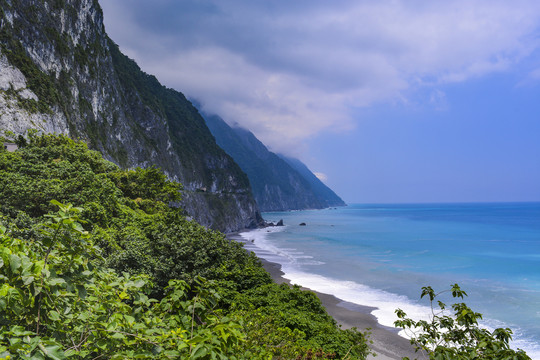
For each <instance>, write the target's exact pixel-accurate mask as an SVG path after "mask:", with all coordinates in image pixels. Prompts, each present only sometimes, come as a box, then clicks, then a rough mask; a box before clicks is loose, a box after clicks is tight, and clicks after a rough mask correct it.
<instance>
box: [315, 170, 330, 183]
mask: <svg viewBox="0 0 540 360" xmlns="http://www.w3.org/2000/svg"><path fill="white" fill-rule="evenodd" d="M313 175H315V176H316V177H317V179H319V180H321V181H322V182H325V181H326V180H328V176H326V174H324V173H322V172H314V173H313Z"/></svg>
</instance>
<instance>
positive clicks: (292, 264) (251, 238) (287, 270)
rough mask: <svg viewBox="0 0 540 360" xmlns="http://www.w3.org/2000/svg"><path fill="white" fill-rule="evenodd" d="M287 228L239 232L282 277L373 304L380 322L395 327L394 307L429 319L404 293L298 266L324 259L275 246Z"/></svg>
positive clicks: (528, 346) (535, 354)
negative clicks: (271, 237)
mask: <svg viewBox="0 0 540 360" xmlns="http://www.w3.org/2000/svg"><path fill="white" fill-rule="evenodd" d="M286 229H287V226H285V227H273V228H266V229H257V230H253V231H250V232H245V233H242V234H241V236H242V238H243V239H244V240H245V241H246V244H247V246H246V248H247V249H248V250H250V251H253V252H255V254H256V255H257V256H259V257H261V258H264V259H266V260H268V261H271V262H275V263H279V264H280V265H281V266H282V269H281V270H282V271H283V272H284V275H283V277H284V278H286V279H288V280H289V281H290V282H291V283H293V284H298V285H301V286H303V287H307V288H309V289H312V290H314V291H318V292H321V293H324V294H330V295H334V296H336V297H337V298H339V299H341V300H343V301H347V302H349V303H353V304H357V305H361V306H367V307H370V308H373V309H374V310H373V311H372V312H371V313H372V315H374V316H375V317H376V318H377V321H378V322H379V323H380V324H381V325H383V326H387V327H390V328H394V321H396V320H397V319H398V318H397V316H396V314H395V310H396V309H401V310H403V311H404V312H405V313H406V314H407V315H408V317H410V318H412V319H415V320H420V319H422V320H429V317H430V315H431V311H432V310H431V307H430V306H427V305H423V304H419V303H418V302H417V301H415V300H411V299H410V298H408V297H407V296H404V295H398V294H394V293H391V292H388V291H385V290H381V289H375V288H372V287H370V286H367V285H363V284H360V283H358V282H355V281H346V280H339V279H335V278H331V277H326V276H323V275H318V274H314V273H311V272H307V271H303V270H301V266H305V265H324V262H320V261H315V260H313V257H312V256H311V255H309V254H305V253H304V252H302V251H300V250H299V249H296V248H280V247H277V246H275V245H274V244H273V243H272V241H271V240H269V239H268V234H271V233H275V232H281V231H284V230H286ZM300 265H301V266H300ZM481 325H482V326H483V327H486V328H488V329H490V330H493V329H495V328H498V327H503V328H505V327H508V325H506V324H504V323H502V322H500V321H497V320H493V319H484V321H483V322H482V324H481ZM513 330H514V340H513V341H512V342H511V346H512V348H515V349H516V348H520V349H523V350H525V351H526V352H527V354H528V355H529V356H530V357H531V359H535V360H540V344H538V343H537V342H535V341H534V340H530V339H528V338H527V336H526V334H525V333H524V332H522V331H521V329H519V328H516V327H513ZM399 335H401V336H403V337H405V338H410V335H411V334H408V333H407V332H406V331H404V330H401V331H399Z"/></svg>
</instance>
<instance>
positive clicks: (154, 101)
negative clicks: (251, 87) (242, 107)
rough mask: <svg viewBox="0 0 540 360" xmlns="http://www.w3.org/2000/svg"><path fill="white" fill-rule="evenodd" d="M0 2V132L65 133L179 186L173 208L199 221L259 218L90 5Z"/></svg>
mask: <svg viewBox="0 0 540 360" xmlns="http://www.w3.org/2000/svg"><path fill="white" fill-rule="evenodd" d="M0 5H1V7H0V11H1V12H0V24H1V30H0V40H1V54H0V65H1V67H0V129H3V130H10V131H13V132H15V133H24V132H25V131H26V130H27V129H31V128H33V129H39V130H41V131H44V132H57V133H66V134H69V135H70V136H72V137H78V138H82V139H84V140H86V141H87V142H88V144H89V146H90V147H91V148H93V149H96V150H99V151H101V152H102V153H103V154H104V156H105V157H106V158H107V159H109V160H111V161H114V162H116V163H118V164H119V165H120V166H122V167H136V166H141V167H148V166H152V165H156V166H158V167H160V168H162V169H163V171H164V172H165V173H166V174H167V175H168V176H169V177H170V178H171V179H174V180H176V181H179V182H181V183H182V184H183V185H184V189H185V190H184V201H183V206H184V207H185V208H186V210H187V211H188V213H189V214H190V215H191V216H193V217H194V218H195V219H196V220H198V221H199V222H200V223H202V224H203V225H206V226H209V227H212V228H215V229H219V230H222V231H235V230H238V229H241V228H244V227H250V226H254V225H256V224H258V223H260V222H261V218H260V215H259V212H258V208H257V205H256V203H255V201H254V199H253V196H252V194H251V189H250V185H249V180H248V178H247V176H246V175H245V174H244V173H243V172H242V171H241V169H240V168H239V167H238V165H237V164H236V163H235V162H234V160H233V159H232V158H231V157H230V156H229V155H227V154H226V153H225V152H224V151H223V150H222V149H221V148H220V147H219V146H218V145H217V144H216V143H215V140H214V138H213V137H212V135H211V134H210V132H209V130H208V128H207V127H206V125H205V122H204V120H203V119H202V117H201V116H200V115H199V113H198V111H197V110H196V109H195V108H194V107H193V106H192V104H191V103H190V102H189V101H187V100H186V98H185V97H184V95H182V94H181V93H179V92H177V91H174V90H171V89H167V88H165V87H163V86H162V85H161V84H160V83H159V82H158V80H157V79H156V78H155V77H153V76H151V75H148V74H145V73H144V72H142V71H141V69H140V68H139V67H138V66H137V64H136V63H135V62H134V61H132V60H130V59H129V58H127V57H126V56H124V55H123V54H122V53H121V52H120V50H119V49H118V47H117V46H116V45H115V44H114V43H113V42H112V41H111V40H110V39H109V38H108V37H107V34H106V33H105V29H104V26H103V14H102V12H101V8H100V6H99V4H98V2H97V1H96V0H0ZM225 208H226V209H227V210H226V211H224V210H223V209H225Z"/></svg>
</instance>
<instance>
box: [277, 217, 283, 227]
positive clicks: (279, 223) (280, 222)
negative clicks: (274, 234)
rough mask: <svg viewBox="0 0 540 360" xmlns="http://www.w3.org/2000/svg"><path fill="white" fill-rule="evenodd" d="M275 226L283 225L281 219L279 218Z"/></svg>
mask: <svg viewBox="0 0 540 360" xmlns="http://www.w3.org/2000/svg"><path fill="white" fill-rule="evenodd" d="M276 226H284V225H283V219H281V220H279V221H278V223H277V224H276Z"/></svg>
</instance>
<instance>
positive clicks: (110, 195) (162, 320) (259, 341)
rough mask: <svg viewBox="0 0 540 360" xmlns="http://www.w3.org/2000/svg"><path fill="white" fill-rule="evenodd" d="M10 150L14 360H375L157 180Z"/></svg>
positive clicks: (6, 299)
mask: <svg viewBox="0 0 540 360" xmlns="http://www.w3.org/2000/svg"><path fill="white" fill-rule="evenodd" d="M19 145H20V146H21V148H20V149H19V150H17V151H15V152H6V151H3V150H0V199H2V200H1V202H0V358H4V359H8V358H11V359H15V358H19V359H126V358H129V359H136V358H140V359H178V358H186V359H187V358H191V359H364V358H365V357H366V355H367V353H368V348H367V345H366V338H365V335H364V334H362V333H359V332H358V331H356V330H341V329H340V328H339V327H338V326H337V325H336V323H335V321H334V320H333V319H332V318H331V317H330V316H328V314H327V313H326V311H325V309H324V308H323V307H322V305H321V302H320V300H319V299H318V298H317V297H316V296H315V295H314V294H313V293H311V292H309V291H303V290H300V289H299V288H298V287H291V286H288V285H277V284H275V283H273V282H272V280H271V278H270V276H269V274H268V273H267V272H266V271H265V270H264V269H263V267H262V265H261V263H260V261H259V260H258V259H257V258H256V257H255V256H254V255H253V253H248V252H247V251H245V250H244V249H243V247H242V245H241V244H239V243H237V242H234V241H230V240H228V239H227V238H226V237H225V236H224V235H223V234H221V233H218V232H215V231H212V230H208V229H206V228H204V227H202V226H200V225H198V224H197V223H195V222H193V221H190V220H188V218H186V216H185V214H184V212H183V210H182V209H181V208H177V207H172V206H170V205H169V204H172V203H177V202H178V200H180V198H181V190H182V187H181V185H180V184H178V183H174V182H171V181H169V180H168V179H167V178H166V176H165V175H164V174H163V173H162V172H161V171H160V170H158V169H156V168H148V169H139V168H138V169H133V170H122V169H120V168H118V167H117V166H116V165H114V164H113V163H111V162H108V161H106V160H104V159H103V158H102V156H101V155H100V154H99V153H97V152H95V151H90V150H88V148H87V146H86V144H84V143H82V142H79V141H73V140H71V139H69V138H67V137H65V136H59V135H36V134H35V133H30V134H28V137H27V140H21V139H19Z"/></svg>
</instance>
